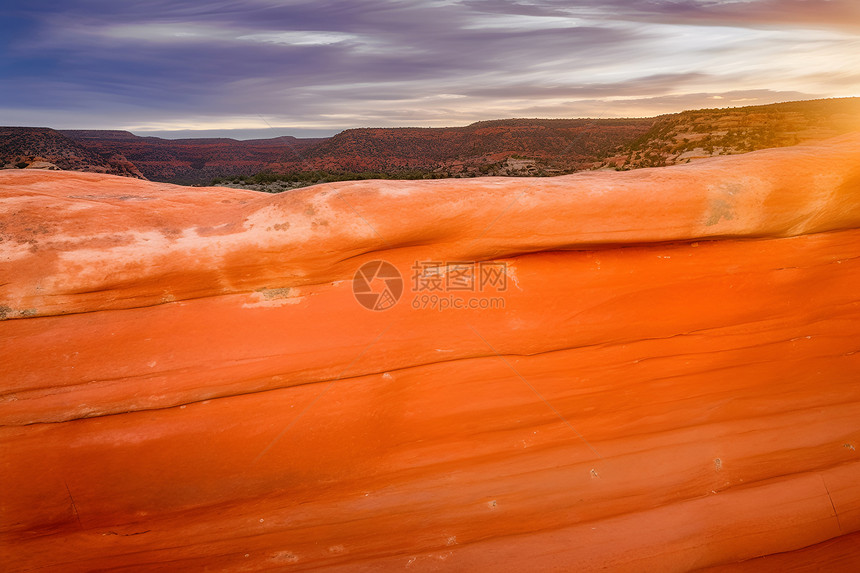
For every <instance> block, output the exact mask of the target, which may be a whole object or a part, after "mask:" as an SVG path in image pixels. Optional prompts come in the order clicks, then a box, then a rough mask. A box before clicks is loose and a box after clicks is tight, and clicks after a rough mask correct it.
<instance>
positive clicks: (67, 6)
mask: <svg viewBox="0 0 860 573" xmlns="http://www.w3.org/2000/svg"><path fill="white" fill-rule="evenodd" d="M4 22H5V23H0V28H3V29H0V32H8V34H5V35H2V37H0V49H2V50H3V55H4V58H2V60H0V78H2V80H3V82H4V84H5V85H6V86H8V87H7V88H5V89H2V90H0V114H2V115H0V123H4V124H9V123H17V124H23V123H34V122H33V121H32V120H33V118H46V120H45V121H40V122H38V123H42V124H45V123H50V124H52V125H56V126H57V127H134V128H137V129H140V128H147V127H150V128H154V129H170V128H176V129H185V128H209V129H218V128H237V127H248V128H254V127H261V126H262V122H261V119H260V117H261V116H262V117H264V118H265V120H266V121H267V122H269V123H271V124H273V125H289V126H294V127H301V128H304V129H316V128H319V129H335V128H347V127H355V126H361V125H452V124H462V123H468V122H471V121H475V120H479V119H489V118H494V117H512V116H518V117H523V116H528V115H544V116H552V117H563V116H568V117H570V116H584V115H600V116H632V115H650V114H654V113H662V112H665V111H674V110H669V109H666V106H667V105H668V106H671V105H676V106H679V107H678V108H677V109H682V108H683V107H686V106H688V105H695V106H697V107H703V106H702V105H700V104H702V103H706V102H707V101H711V102H714V104H715V105H719V104H722V105H731V103H730V102H732V98H731V97H730V96H729V95H725V96H723V99H722V100H716V99H713V97H714V96H718V95H722V94H728V93H729V92H744V93H750V94H759V95H757V96H752V98H750V100H749V101H754V102H756V103H764V101H763V100H766V99H772V98H773V97H776V98H781V97H787V96H786V94H796V96H797V97H812V96H844V95H856V94H857V93H858V85H860V84H858V77H857V74H856V72H855V71H854V70H856V69H860V24H858V23H860V4H858V3H856V2H854V1H853V0H851V1H848V0H845V1H842V0H829V1H828V0H820V1H811V0H810V1H804V0H786V1H782V0H781V1H779V2H776V1H775V0H748V1H716V0H713V1H705V0H699V1H696V0H676V1H661V2H658V1H656V0H607V1H599V2H598V1H597V0H594V1H590V2H569V1H560V0H559V1H556V0H519V1H513V0H462V1H455V0H450V1H443V0H426V1H418V0H416V1H411V2H401V1H395V0H349V1H346V0H343V1H338V0H321V1H313V2H311V1H304V0H300V1H292V2H276V1H274V0H272V1H269V0H252V1H247V2H241V3H239V2H211V3H198V2H189V1H173V2H168V1H156V2H146V3H139V2H107V1H104V0H88V1H87V0H69V1H67V2H63V3H50V4H49V3H47V2H44V1H41V0H37V1H35V2H29V3H27V4H26V5H24V4H21V5H19V6H18V7H15V8H12V9H10V10H9V11H8V13H7V14H6V15H4ZM693 102H695V103H693ZM48 119H50V120H51V121H50V122H49V121H47V120H48Z"/></svg>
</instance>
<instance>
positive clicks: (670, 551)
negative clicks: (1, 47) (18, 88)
mask: <svg viewBox="0 0 860 573" xmlns="http://www.w3.org/2000/svg"><path fill="white" fill-rule="evenodd" d="M0 211H2V218H0V318H2V319H3V320H2V321H0V454H2V455H0V464H2V466H0V491H2V492H4V493H3V495H2V497H0V558H2V562H3V563H4V564H5V567H6V569H7V570H9V571H30V570H36V569H40V568H42V569H45V570H52V571H92V570H103V569H111V570H126V571H170V570H199V569H204V568H205V569H208V570H213V571H219V570H223V571H235V570H245V571H269V570H271V571H282V570H297V571H301V570H312V569H321V570H332V571H337V570H344V571H347V570H349V571H363V570H366V571H376V570H387V569H403V568H409V569H415V570H419V571H436V570H498V571H523V570H597V569H610V570H618V571H641V570H666V571H686V570H691V569H703V568H714V569H715V570H721V569H722V570H736V569H741V570H743V569H747V568H749V569H750V570H761V568H763V567H771V568H775V569H776V568H778V569H782V568H784V566H785V560H786V559H788V558H789V557H790V558H791V559H792V564H794V565H797V566H800V567H809V568H810V569H815V568H820V567H825V568H826V567H830V568H846V569H850V568H852V567H856V566H858V564H860V551H858V550H857V547H858V545H857V539H858V537H857V536H858V535H860V533H858V531H860V487H858V485H857V484H858V483H860V457H858V452H857V448H858V447H860V386H858V384H857V381H858V379H860V352H858V351H860V288H858V285H860V136H856V135H851V136H844V137H841V138H838V139H834V140H829V141H827V142H824V143H820V144H816V145H809V146H801V147H794V148H785V149H774V150H765V151H759V152H754V153H750V154H747V155H742V156H735V157H726V158H715V159H710V160H705V161H702V162H699V163H696V164H691V165H685V166H676V167H671V168H662V169H644V170H638V171H634V172H627V173H608V172H592V173H581V174H576V175H571V176H565V177H559V178H554V179H504V178H486V179H472V180H460V181H414V182H413V181H411V182H403V181H401V182H393V181H384V182H383V181H362V182H345V183H338V184H331V185H323V186H316V187H310V188H305V189H301V190H296V191H292V192H289V193H283V194H280V195H275V196H272V195H267V194H262V193H256V192H252V191H242V190H234V189H225V188H219V189H214V190H213V189H198V188H182V187H176V186H172V185H168V184H157V183H150V182H146V181H139V180H134V179H128V178H120V177H114V176H108V175H100V174H89V173H70V172H33V171H29V170H27V171H7V172H2V173H0ZM374 261H385V262H387V263H390V265H392V266H393V267H394V268H396V269H397V271H399V275H400V282H399V283H397V281H396V280H395V279H396V277H392V275H390V274H388V275H385V276H380V274H379V270H380V268H381V267H380V265H379V264H378V263H374ZM359 270H362V271H363V273H364V274H360V275H358V277H357V278H356V273H357V272H358V271H359ZM470 272H471V273H472V274H471V275H470V274H469V273H470ZM485 272H487V273H489V274H484V273H485ZM470 276H471V277H472V281H473V282H472V283H469V280H470V279H469V277H470ZM482 279H487V280H485V281H482ZM397 284H399V285H400V287H399V288H396V287H397ZM386 286H387V287H388V288H389V291H388V293H387V294H389V295H392V297H393V298H392V299H391V300H395V302H394V303H393V304H386V305H380V307H387V308H385V309H384V310H369V309H368V308H366V305H362V304H361V302H362V300H365V301H366V299H361V297H359V299H358V300H357V298H356V296H355V293H354V291H355V290H358V291H361V292H364V291H363V289H364V288H365V287H368V288H370V289H371V290H370V292H371V293H381V292H383V291H382V290H379V289H382V288H384V287H386ZM361 292H360V294H361ZM371 300H373V297H372V296H371ZM379 300H380V301H382V300H383V299H381V298H380V299H379ZM456 301H461V303H460V305H459V307H458V303H457V302H456ZM390 302H391V301H389V303H390Z"/></svg>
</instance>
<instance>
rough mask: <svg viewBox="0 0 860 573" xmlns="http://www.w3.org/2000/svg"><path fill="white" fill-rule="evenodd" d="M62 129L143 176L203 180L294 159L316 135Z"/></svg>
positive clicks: (263, 167)
mask: <svg viewBox="0 0 860 573" xmlns="http://www.w3.org/2000/svg"><path fill="white" fill-rule="evenodd" d="M61 133H62V134H64V135H66V136H68V137H69V138H71V139H73V140H74V141H76V142H78V143H79V144H80V145H82V146H85V147H87V148H90V149H93V150H97V151H98V152H100V153H121V154H123V155H124V156H126V157H128V158H129V159H130V160H131V161H133V162H134V164H135V165H136V166H138V168H139V169H140V170H141V172H143V174H144V175H146V177H147V178H148V179H151V180H153V181H165V182H171V183H184V184H190V183H205V182H208V181H210V180H211V179H213V178H215V177H223V176H225V175H251V174H254V173H258V172H260V171H263V170H265V169H268V168H269V167H270V165H271V164H272V163H276V162H283V161H290V160H296V159H298V158H299V157H300V155H301V153H302V151H303V150H305V149H307V148H308V147H309V146H313V145H315V144H317V143H318V142H319V141H320V140H319V139H299V138H295V137H291V136H283V137H275V138H271V139H252V140H248V141H238V140H236V139H229V138H207V139H162V138H160V137H139V136H137V135H134V134H133V133H130V132H127V131H103V130H66V131H62V132H61Z"/></svg>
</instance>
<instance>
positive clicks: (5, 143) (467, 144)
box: [0, 98, 860, 191]
mask: <svg viewBox="0 0 860 573" xmlns="http://www.w3.org/2000/svg"><path fill="white" fill-rule="evenodd" d="M858 129H860V98H842V99H822V100H811V101H802V102H788V103H780V104H772V105H765V106H750V107H741V108H726V109H704V110H693V111H685V112H681V113H676V114H668V115H662V116H659V117H653V118H644V119H504V120H494V121H481V122H477V123H473V124H471V125H468V126H465V127H450V128H410V127H403V128H361V129H349V130H346V131H343V132H341V133H339V134H337V135H335V136H334V137H330V138H310V139H307V138H306V139H300V138H295V137H290V136H282V137H275V138H271V139H253V140H247V141H238V140H235V139H229V138H207V139H176V140H171V139H161V138H158V137H139V136H137V135H134V134H132V133H130V132H128V131H120V130H62V131H59V130H53V129H50V128H27V127H4V128H0V165H2V166H3V167H4V168H6V169H16V168H18V169H20V168H23V167H30V168H39V167H38V166H40V165H42V163H39V162H47V163H50V164H53V165H56V166H57V168H59V169H62V170H70V171H89V172H95V173H109V174H113V175H123V176H126V177H137V178H146V179H150V180H152V181H161V182H167V183H179V184H184V185H209V184H211V183H212V182H213V180H217V179H224V178H227V179H229V178H239V177H250V176H253V175H257V174H269V175H270V176H271V177H270V178H277V177H278V176H279V175H285V174H295V173H305V174H308V173H311V174H313V173H317V176H316V177H314V176H313V175H311V176H305V177H301V178H298V179H301V181H303V182H304V183H303V184H308V183H316V182H320V181H325V179H324V178H323V177H324V175H323V174H324V173H366V174H369V175H370V176H373V175H374V174H378V175H384V176H391V177H393V178H447V177H476V176H486V175H494V176H552V175H563V174H568V173H573V172H576V171H583V170H593V169H614V170H625V171H626V170H630V169H638V168H642V167H661V166H666V165H675V164H679V163H689V162H691V161H696V160H699V159H703V158H708V157H713V156H717V155H735V154H739V153H746V152H749V151H754V150H757V149H765V148H771V147H786V146H791V145H796V144H798V143H802V142H807V141H813V140H822V139H826V138H829V137H834V136H837V135H841V134H843V133H848V132H850V131H855V130H858ZM243 183H244V182H243ZM241 184H242V183H240V185H241ZM283 188H284V187H280V188H278V187H275V188H265V190H270V191H271V190H275V191H277V190H281V189H283Z"/></svg>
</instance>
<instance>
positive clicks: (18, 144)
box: [0, 127, 143, 179]
mask: <svg viewBox="0 0 860 573" xmlns="http://www.w3.org/2000/svg"><path fill="white" fill-rule="evenodd" d="M129 135H130V134H129ZM3 167H5V168H6V169H10V168H14V169H25V168H28V167H29V168H33V169H61V170H64V171H86V172H91V173H108V174H110V175H123V176H126V177H136V178H139V179H141V178H143V175H142V174H141V172H140V171H139V170H138V168H137V167H136V166H135V165H134V164H133V163H132V162H130V161H129V160H128V159H127V158H126V157H124V156H123V155H122V153H120V152H117V151H114V150H102V151H101V152H100V151H99V150H96V149H94V148H93V147H92V146H87V145H82V144H80V143H78V142H76V141H74V140H73V139H70V138H69V137H67V136H66V135H64V134H62V133H60V132H59V131H56V130H54V129H51V128H48V127H0V168H3Z"/></svg>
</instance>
